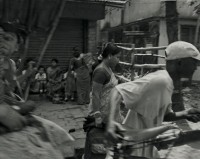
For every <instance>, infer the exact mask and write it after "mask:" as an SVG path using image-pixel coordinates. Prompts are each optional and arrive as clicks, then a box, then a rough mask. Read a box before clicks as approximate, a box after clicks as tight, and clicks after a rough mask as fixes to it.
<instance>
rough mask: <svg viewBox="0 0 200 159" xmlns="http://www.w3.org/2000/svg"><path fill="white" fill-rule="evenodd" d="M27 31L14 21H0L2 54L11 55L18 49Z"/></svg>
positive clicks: (0, 48)
mask: <svg viewBox="0 0 200 159" xmlns="http://www.w3.org/2000/svg"><path fill="white" fill-rule="evenodd" d="M23 36H25V31H24V32H23V29H21V28H20V27H19V26H18V25H16V24H12V23H0V56H4V57H8V58H9V57H10V56H11V55H12V54H13V53H14V52H15V51H18V49H19V44H20V43H21V42H22V40H21V39H22V37H23Z"/></svg>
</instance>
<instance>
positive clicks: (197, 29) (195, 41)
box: [194, 14, 200, 46]
mask: <svg viewBox="0 0 200 159" xmlns="http://www.w3.org/2000/svg"><path fill="white" fill-rule="evenodd" d="M199 27H200V14H198V19H197V26H196V30H195V38H194V45H195V46H197V44H198V38H199Z"/></svg>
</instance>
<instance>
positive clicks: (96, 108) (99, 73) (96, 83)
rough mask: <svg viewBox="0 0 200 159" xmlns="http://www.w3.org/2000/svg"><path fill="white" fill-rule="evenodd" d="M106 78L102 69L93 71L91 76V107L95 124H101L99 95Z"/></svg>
mask: <svg viewBox="0 0 200 159" xmlns="http://www.w3.org/2000/svg"><path fill="white" fill-rule="evenodd" d="M108 80H109V79H108V77H107V76H106V74H105V72H104V70H103V69H101V68H99V69H98V70H96V71H95V73H94V75H93V82H92V103H91V104H92V107H93V110H92V111H93V116H94V117H95V121H96V124H101V122H102V118H101V112H100V107H101V93H102V89H103V86H104V84H105V83H106V81H108Z"/></svg>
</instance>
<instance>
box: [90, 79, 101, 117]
mask: <svg viewBox="0 0 200 159" xmlns="http://www.w3.org/2000/svg"><path fill="white" fill-rule="evenodd" d="M92 87H93V88H92V106H93V111H94V115H95V114H96V113H100V106H101V100H100V98H101V97H100V95H101V92H102V88H103V84H101V83H97V82H95V81H93V82H92Z"/></svg>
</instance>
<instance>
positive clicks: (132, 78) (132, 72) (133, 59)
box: [131, 44, 135, 81]
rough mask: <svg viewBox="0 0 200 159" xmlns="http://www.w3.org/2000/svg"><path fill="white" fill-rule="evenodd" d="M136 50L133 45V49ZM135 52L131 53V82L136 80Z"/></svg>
mask: <svg viewBox="0 0 200 159" xmlns="http://www.w3.org/2000/svg"><path fill="white" fill-rule="evenodd" d="M134 48H135V44H132V49H134ZM134 54H135V53H134V50H133V51H132V53H131V81H133V80H134V78H135V68H134V64H135V55H134Z"/></svg>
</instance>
